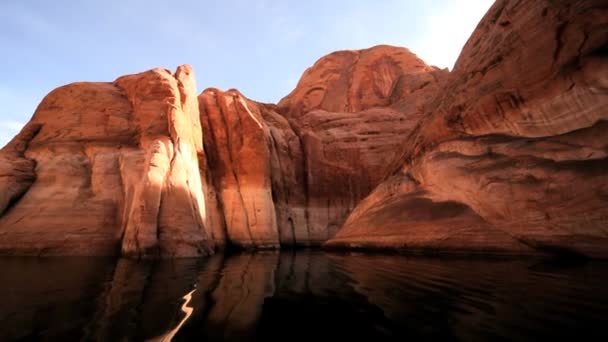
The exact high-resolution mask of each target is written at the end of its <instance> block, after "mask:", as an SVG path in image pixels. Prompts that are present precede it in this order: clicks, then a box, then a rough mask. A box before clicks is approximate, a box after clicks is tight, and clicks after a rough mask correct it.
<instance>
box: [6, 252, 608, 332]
mask: <svg viewBox="0 0 608 342" xmlns="http://www.w3.org/2000/svg"><path fill="white" fill-rule="evenodd" d="M0 270H1V272H0V301H1V303H2V305H1V306H0V341H12V340H22V341H27V340H35V341H38V340H46V341H64V340H69V341H72V340H85V341H142V340H153V341H169V340H171V339H172V340H174V341H186V340H207V341H223V340H229V341H243V340H260V341H262V340H263V341H266V340H271V341H272V340H296V341H304V340H307V341H310V340H319V339H321V340H325V339H338V340H345V339H354V340H362V339H367V340H372V341H389V340H396V341H402V340H407V339H410V340H411V339H414V340H466V341H468V340H545V339H554V338H557V339H564V338H572V339H574V338H576V339H581V338H584V337H586V336H595V337H596V338H599V339H600V340H606V338H608V332H606V330H605V325H606V323H608V263H602V262H595V261H588V260H584V261H583V260H578V261H576V262H573V261H564V260H535V259H513V260H508V259H504V260H485V261H483V260H478V259H447V258H423V257H408V256H403V255H366V254H356V253H324V252H320V251H314V250H298V251H287V252H282V253H279V252H259V253H239V254H231V255H217V256H213V257H211V258H208V259H181V260H163V261H133V260H125V259H119V260H116V259H104V258H48V259H37V258H3V259H0Z"/></svg>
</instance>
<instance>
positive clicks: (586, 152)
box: [327, 1, 608, 257]
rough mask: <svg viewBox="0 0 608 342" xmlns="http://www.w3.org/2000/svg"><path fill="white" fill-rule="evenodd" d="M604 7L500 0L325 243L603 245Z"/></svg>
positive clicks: (500, 247) (589, 248)
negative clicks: (394, 154)
mask: <svg viewBox="0 0 608 342" xmlns="http://www.w3.org/2000/svg"><path fill="white" fill-rule="evenodd" d="M607 27H608V11H607V9H606V7H605V6H603V2H602V1H562V2H559V3H557V2H555V3H548V2H543V1H526V2H523V1H497V2H496V3H495V4H494V6H493V7H492V8H491V9H490V10H489V12H488V13H487V14H486V16H485V17H484V18H483V20H482V21H481V22H480V24H479V25H478V27H477V29H476V30H475V32H474V33H473V35H472V36H471V38H470V39H469V41H468V42H467V44H466V45H465V47H464V49H463V51H462V54H461V55H460V58H459V59H458V61H457V63H456V65H455V68H454V71H453V72H452V73H451V74H450V76H449V80H448V81H447V83H446V85H445V86H444V88H443V89H442V91H441V92H440V95H439V96H438V98H437V99H436V100H435V101H433V107H432V108H431V110H430V111H429V112H428V114H427V115H425V116H424V118H423V119H422V120H421V121H420V123H419V124H418V125H417V127H416V128H415V130H414V133H413V134H411V135H410V136H409V138H408V140H407V142H406V143H405V145H406V146H407V147H406V149H405V150H404V152H403V157H401V158H399V159H398V162H397V163H396V165H395V167H394V170H395V172H393V173H392V175H391V176H390V177H389V178H388V179H387V180H386V181H385V182H383V183H382V184H381V185H380V186H379V187H378V188H376V189H375V190H374V192H373V193H372V194H371V195H370V196H369V197H367V198H366V199H365V200H363V201H362V202H361V203H360V204H359V206H358V207H357V208H356V209H355V210H354V212H353V213H352V214H351V216H350V217H349V218H348V220H347V221H346V223H345V225H344V227H343V228H342V230H341V231H340V232H339V233H338V234H337V235H336V237H335V238H334V239H333V240H331V241H329V242H328V244H327V245H328V246H360V247H372V248H375V247H390V248H406V249H423V250H433V251H467V252H471V251H478V252H497V253H517V254H519V253H537V252H549V253H560V254H561V253H564V254H577V255H585V256H591V257H606V256H608V205H607V204H608V177H607V176H606V172H605V170H606V167H607V166H608V159H607V157H608V155H607V153H608V140H607V139H606V137H607V136H608V123H607V122H606V120H607V119H608V86H607V85H608V84H607V83H606V80H607V79H608V73H607V72H608V60H607V59H606V53H607V50H606V46H607V45H606V44H608V31H607V30H606V28H607Z"/></svg>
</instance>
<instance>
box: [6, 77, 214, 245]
mask: <svg viewBox="0 0 608 342" xmlns="http://www.w3.org/2000/svg"><path fill="white" fill-rule="evenodd" d="M199 120H200V118H199V115H198V102H197V96H196V85H195V81H194V75H193V74H192V70H191V69H190V67H188V66H182V67H179V68H178V69H177V72H176V73H171V72H169V71H167V70H163V69H155V70H151V71H148V72H144V73H141V74H136V75H129V76H124V77H121V78H119V79H117V80H116V81H115V82H113V83H73V84H69V85H66V86H63V87H60V88H57V89H55V90H54V91H52V92H51V93H50V94H49V95H47V96H46V97H45V99H44V100H43V101H42V103H41V104H40V105H39V106H38V108H37V110H36V112H35V113H34V116H33V117H32V119H31V121H30V122H29V123H28V124H27V125H26V126H25V128H24V129H23V130H22V131H21V132H20V133H19V134H18V135H17V136H16V137H15V138H14V139H13V140H12V141H11V142H10V143H9V144H8V145H7V146H6V147H5V148H3V149H2V150H1V151H0V158H1V159H2V161H3V162H2V164H1V171H0V187H1V188H0V194H1V195H0V205H1V208H2V209H1V211H0V212H2V216H1V217H0V251H2V253H3V254H27V255H117V254H120V253H121V252H122V254H123V255H128V256H136V257H146V256H198V255H207V254H209V253H210V252H211V251H212V247H213V245H212V243H211V240H210V239H209V238H208V235H207V233H206V230H205V229H204V218H205V216H204V210H205V207H204V205H205V202H204V197H203V189H202V185H201V179H200V171H199V166H198V162H197V153H199V152H200V153H202V151H203V150H202V138H201V130H200V121H199Z"/></svg>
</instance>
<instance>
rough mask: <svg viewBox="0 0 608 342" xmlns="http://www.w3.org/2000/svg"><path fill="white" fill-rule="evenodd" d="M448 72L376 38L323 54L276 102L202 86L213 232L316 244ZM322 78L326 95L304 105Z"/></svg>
mask: <svg viewBox="0 0 608 342" xmlns="http://www.w3.org/2000/svg"><path fill="white" fill-rule="evenodd" d="M379 70H380V71H381V72H380V71H379ZM447 74H448V72H447V71H446V70H439V69H437V68H434V67H429V66H427V65H426V64H425V63H424V62H422V61H421V60H420V59H419V58H418V57H416V56H415V55H414V54H413V53H411V52H409V51H408V50H407V49H404V48H397V47H389V46H382V45H381V46H376V47H373V48H370V49H366V50H359V51H339V52H335V53H332V54H330V55H328V56H326V57H323V58H322V59H321V60H319V61H318V62H317V63H316V64H315V65H314V66H313V67H311V68H310V69H309V70H308V71H307V72H305V73H304V75H303V76H302V79H301V80H300V82H299V85H298V87H297V88H296V89H295V90H294V92H292V93H291V94H290V95H288V96H287V97H285V98H284V99H283V100H282V101H281V102H280V103H279V104H278V105H273V104H263V103H258V102H255V101H252V100H250V99H248V98H246V97H245V96H243V95H242V94H241V93H239V92H238V91H236V90H229V91H226V92H223V91H221V90H219V89H213V88H210V89H206V90H205V91H203V92H202V93H201V95H200V96H199V107H200V115H201V123H202V126H203V141H204V146H205V151H206V153H207V161H206V163H207V168H208V170H207V178H208V179H209V181H208V183H209V187H208V188H209V189H211V190H210V195H209V197H210V198H209V199H208V202H209V203H212V202H213V203H216V204H214V205H213V206H214V207H215V208H216V209H213V210H211V211H214V212H219V215H216V214H210V213H209V211H208V215H211V216H213V217H216V216H217V218H216V219H214V222H216V223H217V224H214V225H213V227H211V231H212V232H213V236H214V237H215V240H216V241H218V242H220V243H223V242H226V243H228V244H232V245H237V246H241V247H256V248H268V247H270V248H272V247H278V246H281V245H283V246H315V245H321V244H322V243H323V242H325V241H326V240H327V239H329V238H330V237H332V236H333V235H334V234H335V233H336V231H337V230H338V229H339V228H340V226H341V225H342V223H343V221H344V219H345V217H346V215H348V213H350V211H351V210H352V209H353V208H354V207H355V206H356V204H357V203H358V202H359V201H360V200H361V199H362V198H363V197H365V196H366V195H367V194H369V192H370V191H371V190H372V189H373V188H374V187H375V186H376V185H377V184H378V183H379V182H380V181H381V180H382V176H383V175H384V174H385V171H386V166H387V165H388V164H389V163H390V162H391V161H392V160H394V159H395V158H396V157H397V156H398V154H399V153H400V152H401V151H402V141H403V139H404V137H405V136H407V134H409V132H410V131H411V130H412V129H413V128H414V126H415V125H416V123H417V122H418V120H419V119H420V118H421V116H422V114H423V113H424V112H425V110H426V107H427V106H428V105H430V104H429V101H430V99H431V98H432V96H431V94H434V93H435V92H436V91H437V90H438V89H439V86H440V84H442V83H441V82H442V81H443V80H444V79H446V78H447ZM328 75H329V76H328ZM336 78H337V80H336ZM320 86H322V87H323V89H330V90H331V94H329V95H328V96H327V98H326V99H327V101H325V102H324V101H320V102H319V104H315V105H310V102H309V98H310V96H309V95H310V94H309V93H310V92H311V89H313V91H314V89H317V87H320ZM374 89H376V90H377V93H374V95H373V96H372V95H370V96H367V95H365V96H364V95H363V94H367V92H368V91H376V90H374ZM378 89H380V90H382V91H380V90H378ZM307 94H308V95H307ZM323 96H324V95H323ZM323 96H321V98H323ZM332 101H334V102H332ZM388 105H390V106H388ZM379 106H380V107H379Z"/></svg>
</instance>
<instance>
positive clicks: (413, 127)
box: [0, 0, 608, 257]
mask: <svg viewBox="0 0 608 342" xmlns="http://www.w3.org/2000/svg"><path fill="white" fill-rule="evenodd" d="M607 27H608V12H607V11H606V8H605V6H603V2H602V1H600V0H579V1H574V0H568V1H561V2H559V3H557V2H542V1H528V2H522V1H515V0H499V1H497V2H496V3H495V4H494V6H493V7H492V8H491V9H490V10H489V12H488V13H487V14H486V16H485V17H484V18H483V19H482V21H481V22H480V24H479V26H478V27H477V29H476V30H475V32H474V33H473V35H472V36H471V38H470V39H469V41H468V42H467V44H466V45H465V47H464V49H463V51H462V54H461V56H460V58H459V59H458V61H457V63H456V66H455V69H454V71H453V72H451V73H449V72H448V71H447V70H440V69H438V68H436V67H432V66H428V65H426V64H425V63H424V62H423V61H422V60H420V59H419V58H418V57H416V56H415V55H414V54H413V53H411V52H410V51H409V50H407V49H405V48H397V47H391V46H386V45H380V46H376V47H372V48H369V49H365V50H357V51H338V52H335V53H332V54H330V55H328V56H325V57H323V58H321V59H320V60H319V61H317V62H316V63H315V64H314V65H313V66H312V67H310V68H309V69H308V70H306V72H305V73H304V74H303V76H302V78H301V79H300V81H299V83H298V85H297V87H296V88H295V89H294V90H293V91H292V92H291V93H290V94H289V95H287V96H286V97H285V98H283V99H282V100H281V101H280V102H279V103H278V104H276V105H275V104H265V103H259V102H256V101H253V100H250V99H248V98H247V97H245V96H244V95H242V94H241V93H239V92H238V91H237V90H228V91H221V90H219V89H214V88H209V89H206V90H204V91H203V92H202V93H201V94H200V95H198V96H197V94H196V85H195V82H194V76H193V73H192V70H191V69H190V67H187V66H182V67H179V68H178V70H177V72H175V73H171V72H169V71H167V70H162V69H155V70H151V71H147V72H144V73H141V74H136V75H129V76H124V77H121V78H119V79H117V80H116V81H114V82H113V83H74V84H70V85H67V86H64V87H60V88H58V89H56V90H54V91H52V92H51V93H50V94H49V95H48V96H47V97H46V98H45V99H44V100H43V101H42V103H41V104H40V106H39V107H38V109H37V110H36V112H35V113H34V116H33V118H32V120H31V121H30V122H29V123H28V124H27V125H26V126H25V127H24V129H23V130H22V131H21V132H20V133H19V134H18V135H17V136H16V137H15V138H14V139H13V140H12V141H11V142H10V143H9V144H8V145H7V146H6V147H4V148H3V149H2V150H0V253H2V254H33V255H117V254H121V255H125V256H131V257H159V256H160V257H172V256H198V255H207V254H210V253H212V251H213V250H214V247H215V248H221V247H222V246H238V247H243V248H278V247H280V246H319V245H322V244H324V243H325V246H327V247H372V248H405V249H408V250H425V251H426V250H432V251H444V252H445V251H458V252H460V251H465V252H483V253H488V252H492V253H517V254H520V253H537V252H539V251H540V252H560V253H573V254H583V255H587V256H598V257H603V256H608V247H606V246H608V228H606V227H608V225H607V223H608V206H607V205H606V204H608V177H607V176H606V174H605V170H606V167H607V166H608V141H607V140H606V138H605V137H606V136H607V134H608V123H606V119H607V118H608V114H607V113H608V81H607V80H608V62H607V58H606V56H607V53H608V52H607V47H606V46H607V43H608V31H607V29H606V28H607ZM328 240H329V241H328Z"/></svg>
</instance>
